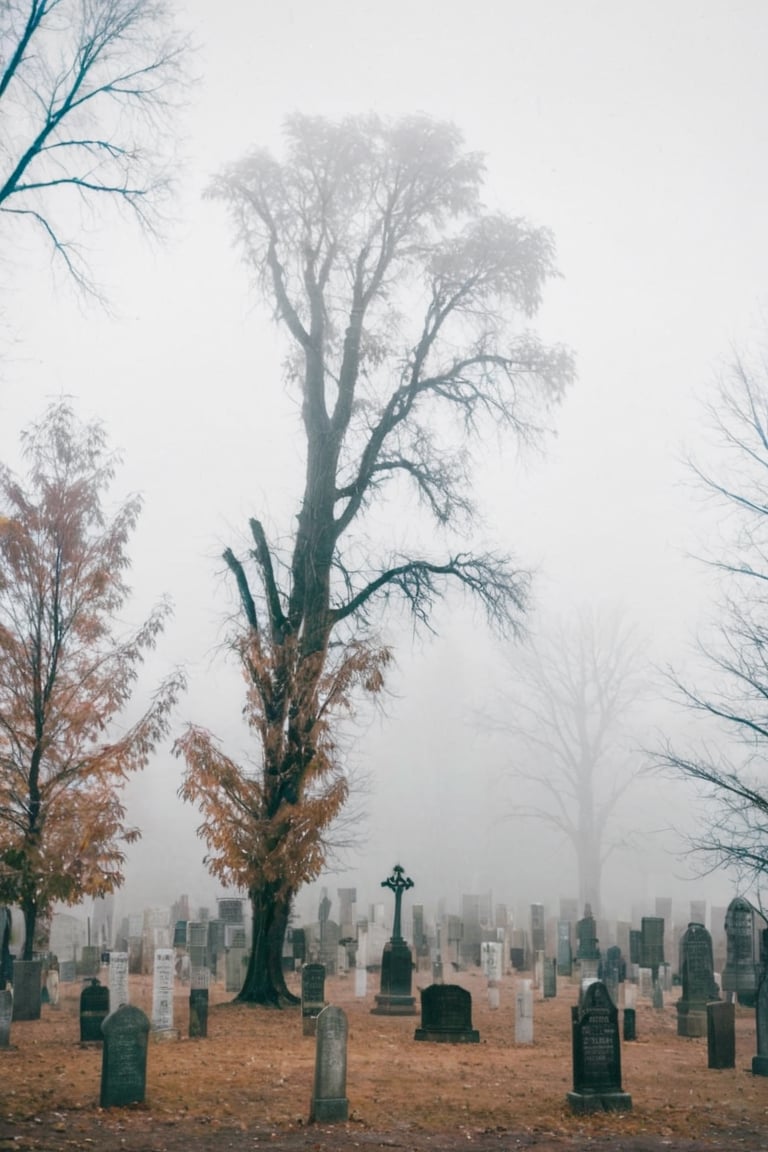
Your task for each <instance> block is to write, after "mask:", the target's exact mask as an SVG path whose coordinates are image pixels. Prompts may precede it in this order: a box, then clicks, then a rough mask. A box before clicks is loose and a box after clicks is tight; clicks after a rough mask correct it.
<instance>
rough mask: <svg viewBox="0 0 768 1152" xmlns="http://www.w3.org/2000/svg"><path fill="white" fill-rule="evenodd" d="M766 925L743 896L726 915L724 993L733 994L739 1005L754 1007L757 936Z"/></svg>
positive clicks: (757, 955)
mask: <svg viewBox="0 0 768 1152" xmlns="http://www.w3.org/2000/svg"><path fill="white" fill-rule="evenodd" d="M765 927H766V922H765V920H764V918H763V917H762V916H761V914H760V913H759V912H758V911H757V909H755V908H753V907H752V905H751V904H750V902H749V901H748V900H745V899H744V897H743V896H737V897H736V899H735V900H731V902H730V904H729V905H728V909H727V911H726V913H725V936H726V956H727V959H726V962H725V967H724V968H723V991H724V992H728V993H735V994H736V996H737V998H738V1001H739V1003H740V1004H746V1005H749V1006H750V1007H754V1004H755V998H756V996H757V987H758V983H759V980H760V972H761V964H760V945H759V940H760V932H761V930H762V929H764V928H765Z"/></svg>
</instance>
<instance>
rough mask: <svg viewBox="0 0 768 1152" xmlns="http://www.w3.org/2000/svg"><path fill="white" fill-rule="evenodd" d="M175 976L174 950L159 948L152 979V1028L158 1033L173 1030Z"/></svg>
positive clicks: (156, 951) (156, 953)
mask: <svg viewBox="0 0 768 1152" xmlns="http://www.w3.org/2000/svg"><path fill="white" fill-rule="evenodd" d="M175 974H176V971H175V966H174V960H173V949H172V948H157V949H156V950H155V970H154V975H153V979H152V1027H153V1029H154V1030H155V1031H156V1032H169V1031H171V1030H172V1028H173V980H174V976H175Z"/></svg>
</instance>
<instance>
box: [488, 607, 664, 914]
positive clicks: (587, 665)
mask: <svg viewBox="0 0 768 1152" xmlns="http://www.w3.org/2000/svg"><path fill="white" fill-rule="evenodd" d="M643 648H644V645H643V641H642V640H641V638H640V637H639V635H638V634H637V632H636V631H635V629H634V628H633V627H632V626H631V625H629V624H628V623H626V622H625V621H623V620H622V617H621V616H620V615H619V614H616V613H613V614H612V613H610V612H606V611H603V612H601V613H598V612H595V611H592V610H588V609H583V610H582V611H581V612H579V613H577V614H575V615H574V616H573V617H572V618H569V619H568V620H560V621H558V622H553V623H552V624H551V625H548V626H545V627H543V628H542V629H541V631H540V633H539V634H538V636H537V637H536V639H535V640H532V641H531V642H530V644H529V645H527V646H526V647H525V648H523V647H521V648H520V649H519V650H518V651H516V652H515V655H514V659H513V661H512V662H511V674H510V681H509V683H508V684H507V685H505V687H504V688H503V690H502V692H501V699H500V712H501V718H500V719H498V720H497V722H496V723H497V726H498V728H499V729H500V730H501V731H503V732H504V733H505V734H506V735H507V736H508V737H511V747H512V752H511V763H510V764H509V773H510V776H511V778H512V781H513V784H514V788H515V792H516V793H517V794H520V793H523V794H526V795H529V796H531V797H532V799H531V800H526V801H524V802H520V801H519V800H515V801H514V802H513V805H512V811H511V815H512V816H513V817H514V818H521V819H534V820H538V821H541V822H542V823H544V824H546V825H549V826H550V827H551V828H553V829H554V830H555V831H556V832H557V833H559V834H560V835H561V836H563V837H564V838H565V840H566V841H567V842H568V843H569V844H570V846H571V848H572V849H573V854H574V857H575V862H576V868H577V875H578V895H579V901H580V903H581V904H587V903H589V904H590V905H591V906H592V911H593V912H594V913H598V912H599V910H600V906H601V882H602V871H603V865H604V863H605V861H606V859H607V858H608V856H609V855H610V853H611V852H612V851H613V850H615V848H616V847H617V846H618V845H619V844H621V843H623V842H624V840H625V837H626V833H625V832H624V831H622V830H621V828H620V827H619V826H617V821H616V815H617V813H616V809H617V805H618V804H619V801H620V800H621V798H622V796H623V795H624V794H625V793H626V791H627V789H628V788H629V787H630V785H631V784H632V782H633V780H634V778H635V775H636V771H637V767H638V752H637V737H638V734H637V732H636V731H633V728H632V714H633V710H634V709H635V707H636V705H637V704H638V702H639V700H640V697H641V696H642V694H643V691H644V688H645V685H646V683H647V665H646V664H645V661H644V657H643Z"/></svg>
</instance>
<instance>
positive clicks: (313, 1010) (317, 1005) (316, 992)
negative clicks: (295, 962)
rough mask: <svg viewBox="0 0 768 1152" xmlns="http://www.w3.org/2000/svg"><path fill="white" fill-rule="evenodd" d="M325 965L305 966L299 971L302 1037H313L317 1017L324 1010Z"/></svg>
mask: <svg viewBox="0 0 768 1152" xmlns="http://www.w3.org/2000/svg"><path fill="white" fill-rule="evenodd" d="M325 1006H326V1005H325V965H324V964H305V965H304V967H303V968H302V970H301V1025H302V1034H303V1035H304V1036H314V1035H315V1031H316V1025H317V1017H318V1016H319V1015H320V1013H321V1012H322V1011H323V1009H324V1008H325Z"/></svg>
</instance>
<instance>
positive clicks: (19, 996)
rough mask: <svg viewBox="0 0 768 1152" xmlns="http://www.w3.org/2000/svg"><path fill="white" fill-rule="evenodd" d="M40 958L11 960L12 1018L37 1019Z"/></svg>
mask: <svg viewBox="0 0 768 1152" xmlns="http://www.w3.org/2000/svg"><path fill="white" fill-rule="evenodd" d="M42 978H43V962H42V960H14V962H13V1019H14V1020H39V1019H40V1013H41V1005H42Z"/></svg>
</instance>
